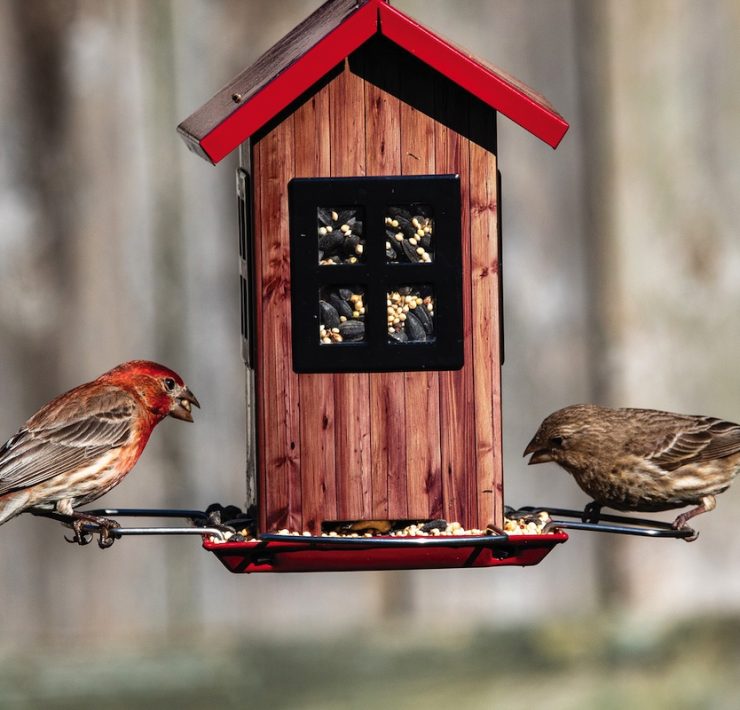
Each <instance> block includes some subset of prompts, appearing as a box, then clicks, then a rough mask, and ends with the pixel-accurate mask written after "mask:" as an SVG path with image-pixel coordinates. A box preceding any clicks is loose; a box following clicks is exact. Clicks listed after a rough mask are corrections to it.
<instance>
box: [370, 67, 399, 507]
mask: <svg viewBox="0 0 740 710" xmlns="http://www.w3.org/2000/svg"><path fill="white" fill-rule="evenodd" d="M379 69H382V70H383V73H384V75H385V76H384V79H385V81H386V82H388V83H389V84H390V85H391V86H394V85H395V86H396V87H397V86H398V81H399V75H398V67H397V66H396V65H395V63H393V62H390V61H386V62H383V63H382V65H379V66H378V67H376V68H375V70H376V71H378V70H379ZM365 110H366V116H367V126H366V145H365V151H366V161H367V174H368V175H400V174H401V142H400V121H401V115H400V114H401V106H400V102H399V100H398V99H397V98H396V97H394V96H392V95H391V94H389V93H387V92H385V91H383V90H381V89H379V88H378V87H377V86H375V85H373V84H372V83H370V82H366V84H365ZM370 423H371V427H372V438H371V452H372V455H371V468H372V484H373V500H372V514H373V517H379V518H386V517H387V518H391V519H398V518H405V517H407V515H408V499H407V496H406V447H405V446H404V445H403V441H404V440H405V430H406V393H405V378H404V374H403V373H401V372H387V373H377V374H374V375H371V376H370Z"/></svg>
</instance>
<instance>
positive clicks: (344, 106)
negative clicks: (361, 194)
mask: <svg viewBox="0 0 740 710" xmlns="http://www.w3.org/2000/svg"><path fill="white" fill-rule="evenodd" d="M345 65H346V63H345ZM329 115H330V121H331V173H332V176H333V177H347V176H352V175H364V173H365V93H364V82H363V81H362V79H360V77H359V76H357V75H356V74H354V73H352V72H350V71H349V68H348V67H347V66H345V70H344V71H343V72H342V73H341V74H340V75H339V76H338V77H337V78H336V79H334V80H333V81H332V82H331V83H330V84H329ZM334 413H335V434H336V439H335V441H336V470H337V514H338V516H339V518H340V519H351V520H357V519H363V518H367V517H369V513H370V510H371V507H372V494H371V490H370V487H371V472H370V377H369V375H367V374H365V373H362V374H360V373H358V374H336V375H334Z"/></svg>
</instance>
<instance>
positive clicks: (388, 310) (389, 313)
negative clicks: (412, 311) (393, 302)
mask: <svg viewBox="0 0 740 710" xmlns="http://www.w3.org/2000/svg"><path fill="white" fill-rule="evenodd" d="M385 310H386V312H387V313H388V315H391V314H392V313H393V306H388V308H386V309H385Z"/></svg>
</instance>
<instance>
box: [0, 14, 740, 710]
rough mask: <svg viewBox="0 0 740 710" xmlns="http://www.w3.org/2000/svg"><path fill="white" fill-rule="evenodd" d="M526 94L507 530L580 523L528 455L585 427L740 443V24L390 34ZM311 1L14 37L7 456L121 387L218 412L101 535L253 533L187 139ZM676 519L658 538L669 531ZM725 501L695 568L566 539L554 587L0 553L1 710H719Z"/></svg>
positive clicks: (202, 177)
mask: <svg viewBox="0 0 740 710" xmlns="http://www.w3.org/2000/svg"><path fill="white" fill-rule="evenodd" d="M393 4H394V5H396V6H397V7H398V8H400V9H401V10H404V11H406V12H408V13H409V14H411V15H412V16H414V17H415V18H417V19H418V20H420V21H421V22H422V23H424V24H426V25H428V26H429V27H431V28H432V29H434V30H437V31H439V32H441V33H442V34H443V35H445V36H446V37H448V38H449V39H451V40H453V41H454V42H456V43H457V44H459V45H462V46H464V47H466V48H467V49H469V50H470V51H471V52H472V53H474V54H476V55H478V56H479V57H481V58H483V59H485V60H488V61H490V62H492V63H494V64H496V65H498V66H500V67H502V68H504V69H505V70H506V71H508V72H510V73H512V74H513V75H514V76H516V77H518V78H519V79H521V80H523V81H525V82H526V83H528V84H529V85H531V86H532V87H533V88H534V89H536V90H537V91H539V92H541V93H543V94H544V95H545V96H546V97H547V98H548V99H549V100H550V101H551V102H552V103H553V104H554V105H555V106H556V108H557V109H558V110H559V111H560V113H562V115H563V116H564V117H565V118H566V119H567V120H568V121H569V122H570V124H571V128H570V131H569V132H568V134H567V135H566V137H565V139H564V141H563V143H562V144H561V146H560V148H558V150H557V151H555V152H553V151H552V150H551V149H550V148H548V147H547V146H545V145H544V144H543V143H540V142H539V141H538V140H537V139H535V138H534V137H533V136H531V135H529V134H528V133H526V132H525V131H523V130H522V129H520V128H519V127H518V126H516V125H514V124H513V123H511V122H509V121H508V120H506V119H505V118H501V119H500V122H499V146H500V153H499V161H500V168H501V171H502V173H503V210H504V212H503V215H504V216H503V219H504V263H505V271H506V278H505V322H506V364H505V366H504V370H503V376H504V405H503V406H504V449H505V457H506V458H505V486H506V503H507V504H510V505H514V506H521V505H528V504H537V505H551V506H556V505H557V506H569V507H580V506H582V505H583V504H584V503H586V502H587V500H586V498H585V496H584V494H582V493H581V492H580V491H579V490H578V489H577V487H576V486H575V484H574V483H573V481H572V480H571V479H570V477H569V476H567V474H565V473H563V472H561V471H559V470H558V469H557V468H556V467H555V466H554V465H547V466H541V467H535V468H527V466H526V465H525V461H524V460H523V459H522V458H521V452H522V450H523V449H524V447H525V445H526V443H527V441H528V440H529V438H530V437H531V435H532V434H533V432H534V431H535V429H536V427H537V425H538V424H539V422H540V421H541V419H542V418H543V417H544V416H545V415H546V414H548V413H549V412H551V411H552V410H554V409H556V408H558V407H561V406H564V405H566V404H571V403H575V402H585V401H593V402H599V403H603V404H612V405H622V406H648V407H655V408H665V409H671V410H675V411H683V412H687V413H705V414H712V415H715V416H718V417H724V418H727V419H730V420H734V421H738V420H740V396H739V395H740V368H739V367H738V366H737V358H738V354H739V353H740V239H738V236H737V233H736V231H737V229H736V225H737V224H739V223H740V168H739V167H738V166H739V165H740V44H738V42H737V37H738V36H740V4H739V3H738V2H737V1H736V0H528V1H527V2H524V1H523V0H520V1H519V2H515V1H514V0H455V2H452V1H451V0H394V2H393ZM319 5H320V2H319V0H281V1H280V2H268V1H267V0H105V1H103V0H6V1H5V2H3V3H0V93H1V94H2V97H3V99H2V101H0V142H1V145H2V149H1V150H0V402H1V403H2V406H1V407H0V441H4V440H5V439H6V438H8V437H9V436H10V435H11V434H12V433H14V432H15V430H16V429H17V428H18V426H20V424H21V423H22V422H23V421H25V419H26V418H27V417H28V416H29V415H30V414H32V413H33V412H34V411H36V409H37V408H38V407H39V406H41V405H42V404H43V403H45V402H46V401H48V400H49V399H50V398H51V397H52V396H54V395H56V394H58V393H60V392H62V391H64V390H66V389H68V388H70V387H72V386H74V385H77V384H79V383H81V382H83V381H87V380H89V379H92V378H94V377H96V376H97V375H98V374H100V373H101V372H103V371H105V370H107V369H109V368H110V367H112V366H113V365H114V364H117V363H118V362H121V361H124V360H127V359H132V358H151V359H155V360H159V361H162V362H165V363H167V364H168V365H170V366H172V367H173V368H175V369H176V370H178V371H179V372H180V373H181V374H182V375H183V376H184V378H185V379H186V381H187V382H188V383H189V384H190V385H191V386H192V388H193V390H194V391H195V392H196V393H197V395H198V397H199V398H200V399H201V402H202V403H203V409H202V410H201V411H199V412H197V414H198V416H197V422H196V424H195V425H193V426H184V425H173V424H164V425H163V426H162V427H161V428H160V429H159V430H158V431H157V433H156V435H155V436H154V437H153V440H152V442H151V443H150V445H149V446H148V448H147V450H146V453H145V454H144V456H143V458H142V460H141V461H140V463H139V464H138V466H137V468H136V471H135V473H134V474H133V475H131V476H130V477H129V478H127V479H126V481H125V483H123V484H122V485H121V486H120V487H118V488H117V489H116V490H115V491H114V492H112V493H110V494H109V495H108V496H106V497H105V498H103V499H102V501H101V503H102V504H103V505H108V506H121V507H125V506H132V507H186V508H201V509H202V508H205V507H206V506H207V505H208V504H209V503H212V502H215V501H219V502H222V503H234V504H237V505H241V504H242V503H243V500H244V495H245V483H244V466H245V464H244V461H245V445H244V394H243V393H244V368H243V364H242V361H241V356H240V336H239V313H238V308H239V303H238V290H237V289H238V283H237V282H238V271H237V265H238V262H237V241H236V213H235V196H234V168H235V166H236V157H235V156H234V155H232V156H231V157H230V158H227V159H225V160H224V161H223V162H222V163H221V164H220V165H219V166H218V167H212V166H209V165H207V164H206V163H204V162H203V161H201V160H199V159H198V158H196V157H195V156H193V155H192V154H190V153H189V152H188V150H187V149H186V148H185V146H184V144H182V143H181V141H180V139H179V138H178V137H177V134H176V131H175V127H176V125H177V124H178V123H179V122H180V121H181V120H183V119H184V118H185V117H187V116H188V115H189V114H190V113H191V112H192V111H193V110H195V109H196V108H197V107H199V106H200V105H201V104H202V103H204V102H205V101H206V100H207V99H208V98H210V96H211V95H212V94H214V93H215V92H216V91H217V90H218V89H219V88H220V87H221V86H222V85H224V84H225V83H226V82H227V81H228V80H229V79H231V78H232V76H234V75H235V74H236V73H238V72H239V71H240V70H241V69H243V68H244V67H246V66H248V65H249V64H250V63H251V62H252V61H253V60H254V59H256V58H257V57H258V56H259V55H260V54H261V53H262V52H264V51H265V50H266V49H267V48H268V47H269V46H271V45H272V44H273V43H274V42H275V41H277V40H278V39H279V38H280V37H281V36H283V35H284V34H285V33H286V32H288V31H289V30H290V29H291V28H292V27H293V26H294V25H295V24H297V23H298V22H299V21H300V20H302V19H303V18H304V17H306V16H307V15H308V14H309V13H310V12H312V11H313V10H314V9H316V7H318V6H319ZM662 517H664V518H665V519H667V520H671V519H672V518H673V516H672V515H671V514H670V513H667V514H665V515H664V516H662ZM738 518H740V491H738V490H730V491H729V492H727V493H726V494H725V495H723V496H721V497H720V499H719V505H718V509H717V510H716V511H715V512H713V513H711V514H709V515H706V516H702V517H700V518H698V519H697V521H696V526H697V528H698V529H699V530H700V531H701V536H700V538H699V540H698V541H697V542H696V543H694V544H691V545H687V544H685V543H683V542H680V541H670V540H644V539H620V538H616V537H612V536H609V537H605V536H599V535H597V534H588V533H580V534H579V533H573V534H572V536H571V540H570V541H569V542H568V543H567V544H565V545H563V546H560V547H559V548H556V549H555V551H553V553H552V554H551V555H550V556H549V557H548V558H547V559H546V560H545V561H544V562H543V563H542V564H541V565H540V566H538V567H534V568H528V569H500V570H497V569H492V570H447V571H429V572H408V573H371V572H366V573H347V574H322V575H264V576H259V575H253V576H245V575H229V574H228V573H227V572H226V571H225V570H224V569H223V568H222V567H221V566H220V564H219V563H218V562H217V561H216V559H215V558H213V557H211V556H210V555H209V554H207V553H206V552H204V551H202V550H201V549H200V546H199V543H198V541H197V540H196V539H193V538H187V539H174V538H173V539H170V538H167V539H164V538H163V539H131V538H129V539H127V540H124V541H122V542H119V543H117V544H116V545H114V546H113V548H112V549H110V550H108V551H105V552H104V551H101V550H99V549H98V548H97V546H90V547H88V548H84V549H80V548H78V547H76V546H72V545H68V544H67V543H66V542H64V539H63V530H62V528H61V527H60V526H59V525H58V524H56V523H52V522H51V521H47V520H42V519H36V518H33V517H31V516H22V517H21V518H19V519H16V520H14V521H12V522H11V523H10V524H8V525H7V526H4V527H3V528H2V530H0V661H2V662H1V663H0V707H3V708H5V707H12V708H15V707H41V706H43V707H50V708H57V707H59V708H66V707H87V706H88V705H89V706H92V705H95V704H101V703H103V702H105V704H106V706H107V707H109V708H117V707H121V708H125V707H131V706H132V704H133V703H134V702H145V701H150V702H155V703H157V704H158V706H159V707H169V706H171V707H178V708H189V707H196V706H197V707H199V708H204V707H206V708H207V707H216V706H218V705H222V704H226V703H229V704H235V703H239V704H244V705H248V706H250V707H265V708H316V709H317V710H318V709H319V708H322V709H323V708H365V707H375V706H376V705H377V704H378V703H384V704H385V705H386V706H388V707H403V708H406V707H408V708H417V707H419V708H421V707H427V706H428V705H429V704H431V703H434V704H445V703H454V704H455V705H456V706H457V707H460V708H491V707H499V706H502V707H503V706H504V705H510V704H512V703H517V704H521V703H522V702H526V704H528V705H529V704H531V703H535V704H536V703H538V702H545V701H546V702H548V707H550V708H561V707H563V708H566V707H568V708H570V707H579V708H580V707H583V708H601V707H604V708H622V707H626V706H629V707H633V708H641V707H646V708H648V707H650V708H656V707H672V708H683V707H686V708H697V707H701V708H704V707H707V708H709V707H711V708H723V707H727V708H730V707H733V708H734V707H737V704H736V701H737V697H738V693H739V692H740V683H739V682H738V680H737V678H736V668H737V662H738V661H740V634H739V633H738V632H739V631H740V574H738V572H737V571H736V568H737V567H738V563H739V562H740V540H738V539H736V538H735V536H734V532H735V529H736V527H737V522H736V521H737V520H738Z"/></svg>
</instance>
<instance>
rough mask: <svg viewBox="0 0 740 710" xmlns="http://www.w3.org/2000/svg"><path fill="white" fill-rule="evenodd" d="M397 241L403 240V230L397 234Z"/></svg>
mask: <svg viewBox="0 0 740 710" xmlns="http://www.w3.org/2000/svg"><path fill="white" fill-rule="evenodd" d="M396 241H397V242H402V241H403V232H398V234H396Z"/></svg>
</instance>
